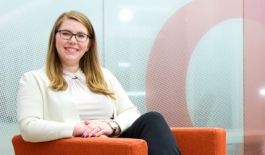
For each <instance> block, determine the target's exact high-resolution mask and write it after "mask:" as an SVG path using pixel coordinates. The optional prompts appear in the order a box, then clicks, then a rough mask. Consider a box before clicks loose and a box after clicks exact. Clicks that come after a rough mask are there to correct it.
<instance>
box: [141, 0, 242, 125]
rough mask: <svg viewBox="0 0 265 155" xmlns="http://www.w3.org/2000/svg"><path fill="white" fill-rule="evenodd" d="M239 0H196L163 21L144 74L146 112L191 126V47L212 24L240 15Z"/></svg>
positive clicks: (170, 121)
mask: <svg viewBox="0 0 265 155" xmlns="http://www.w3.org/2000/svg"><path fill="white" fill-rule="evenodd" d="M241 6H243V2H242V0H232V1H231V0H215V1H203V0H195V1H192V2H191V3H189V4H187V5H185V6H184V7H182V8H181V9H180V10H178V11H177V12H176V13H175V14H173V16H172V17H171V18H170V19H169V20H168V21H167V22H166V23H165V24H164V26H163V27H162V29H161V31H160V32H159V34H158V36H157V38H156V40H155V42H154V45H153V47H152V50H151V54H150V57H149V62H148V66H147V73H146V102H147V111H158V112H160V113H162V114H163V115H164V117H165V119H166V120H167V122H168V124H169V126H182V127H184V126H185V127H189V126H193V125H192V122H191V119H190V116H189V112H188V107H187V103H186V86H185V85H186V74H187V69H188V63H189V61H190V57H191V55H192V52H193V50H194V49H195V47H196V45H197V44H198V42H199V41H200V39H201V38H202V37H203V36H204V34H205V33H206V32H207V31H209V30H210V29H211V28H212V27H214V26H215V25H217V24H218V23H220V22H223V21H225V20H228V19H233V18H243V8H242V7H241Z"/></svg>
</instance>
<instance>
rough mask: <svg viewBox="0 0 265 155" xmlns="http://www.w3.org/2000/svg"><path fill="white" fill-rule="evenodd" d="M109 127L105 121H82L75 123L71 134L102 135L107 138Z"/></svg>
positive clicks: (87, 136) (82, 135) (110, 131)
mask: <svg viewBox="0 0 265 155" xmlns="http://www.w3.org/2000/svg"><path fill="white" fill-rule="evenodd" d="M112 132H113V131H112V129H111V127H110V126H109V125H108V123H107V122H101V121H84V123H81V122H78V123H76V125H75V127H74V131H73V136H75V137H78V136H81V137H83V138H89V137H103V138H108V135H110V134H111V133H112Z"/></svg>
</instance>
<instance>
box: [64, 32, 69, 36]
mask: <svg viewBox="0 0 265 155" xmlns="http://www.w3.org/2000/svg"><path fill="white" fill-rule="evenodd" d="M63 35H64V36H70V35H71V34H70V33H69V32H63Z"/></svg>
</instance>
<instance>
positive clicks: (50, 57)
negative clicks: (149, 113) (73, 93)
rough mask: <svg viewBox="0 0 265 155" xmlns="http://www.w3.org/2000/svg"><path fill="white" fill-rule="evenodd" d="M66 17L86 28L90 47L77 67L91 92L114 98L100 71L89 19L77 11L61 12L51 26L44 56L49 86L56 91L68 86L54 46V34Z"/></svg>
mask: <svg viewBox="0 0 265 155" xmlns="http://www.w3.org/2000/svg"><path fill="white" fill-rule="evenodd" d="M66 19H74V20H76V21H78V22H80V23H81V24H83V25H84V26H85V27H86V28H87V31H88V34H89V35H90V48H89V50H88V52H85V54H84V55H83V57H82V58H81V59H80V61H79V67H80V69H81V70H82V71H83V73H84V74H85V76H86V83H87V86H88V88H89V89H90V90H91V91H92V92H95V93H99V94H105V95H108V96H110V97H111V98H112V99H115V97H114V95H115V94H114V92H112V91H110V90H109V89H108V86H107V83H106V81H105V79H104V76H103V73H102V68H101V65H100V61H99V56H98V49H97V42H96V36H95V32H94V28H93V26H92V24H91V22H90V21H89V19H88V18H87V17H86V16H85V15H84V14H83V13H81V12H78V11H70V12H65V13H63V14H61V15H60V16H59V17H58V19H57V20H56V22H55V24H54V26H53V28H52V31H51V34H50V39H49V45H48V53H47V58H46V74H47V76H48V78H49V80H50V82H51V83H50V87H51V88H52V89H54V90H57V91H60V90H66V89H67V87H68V85H67V82H66V81H65V79H64V78H63V75H62V72H63V68H62V64H61V60H60V58H59V55H58V52H57V49H56V46H55V35H56V33H57V30H58V28H59V27H60V25H61V24H62V22H63V21H64V20H66Z"/></svg>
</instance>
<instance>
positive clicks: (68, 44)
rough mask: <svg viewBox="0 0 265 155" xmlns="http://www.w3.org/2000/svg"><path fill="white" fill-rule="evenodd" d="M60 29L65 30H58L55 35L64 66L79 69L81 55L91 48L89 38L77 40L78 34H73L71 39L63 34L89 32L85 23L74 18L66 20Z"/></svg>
mask: <svg viewBox="0 0 265 155" xmlns="http://www.w3.org/2000/svg"><path fill="white" fill-rule="evenodd" d="M58 30H59V31H60V30H63V31H64V32H57V33H56V37H55V42H56V49H57V51H58V54H59V57H60V60H61V62H62V66H63V68H64V69H66V70H68V69H69V68H71V69H70V70H72V71H73V69H74V70H76V71H77V69H78V68H79V61H80V59H81V57H82V56H83V55H84V54H85V52H87V51H88V49H89V46H90V42H89V38H88V39H87V40H86V41H85V42H79V41H77V40H76V37H77V36H72V37H71V38H70V39H69V40H66V39H63V38H62V37H61V36H63V35H64V36H65V35H66V36H67V35H68V34H70V35H71V34H88V31H87V29H86V27H85V26H84V25H82V24H81V23H79V22H78V21H76V20H73V19H66V20H64V21H63V22H62V24H61V26H60V27H59V29H58ZM81 36H82V35H81ZM70 70H69V71H70Z"/></svg>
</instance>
